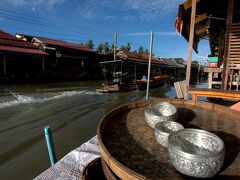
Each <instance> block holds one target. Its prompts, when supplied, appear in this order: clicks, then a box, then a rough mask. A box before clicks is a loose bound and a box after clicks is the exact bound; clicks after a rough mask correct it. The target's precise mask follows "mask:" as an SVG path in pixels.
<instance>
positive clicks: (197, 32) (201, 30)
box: [195, 26, 208, 35]
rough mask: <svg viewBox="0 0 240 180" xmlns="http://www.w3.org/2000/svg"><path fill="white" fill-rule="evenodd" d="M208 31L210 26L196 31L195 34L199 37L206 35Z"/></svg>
mask: <svg viewBox="0 0 240 180" xmlns="http://www.w3.org/2000/svg"><path fill="white" fill-rule="evenodd" d="M207 30H208V26H205V27H203V28H201V29H198V30H196V31H195V32H196V34H197V35H199V34H203V33H205V32H206V31H207Z"/></svg>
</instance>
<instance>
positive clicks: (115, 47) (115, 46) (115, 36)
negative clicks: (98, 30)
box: [113, 33, 117, 61]
mask: <svg viewBox="0 0 240 180" xmlns="http://www.w3.org/2000/svg"><path fill="white" fill-rule="evenodd" d="M116 50H117V33H115V34H114V57H113V59H114V61H115V60H116Z"/></svg>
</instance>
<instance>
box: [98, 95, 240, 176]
mask: <svg viewBox="0 0 240 180" xmlns="http://www.w3.org/2000/svg"><path fill="white" fill-rule="evenodd" d="M159 102H170V103H172V104H174V105H175V106H176V107H177V110H178V119H177V121H178V122H179V123H181V124H182V125H183V126H184V127H185V128H196V129H203V130H206V131H209V132H212V133H214V134H216V135H218V136H219V137H220V138H221V139H222V140H223V141H224V143H225V149H226V153H225V161H224V165H223V167H222V170H221V171H220V172H219V174H218V175H217V177H218V178H240V153H239V151H240V112H237V111H235V110H231V109H229V108H228V107H225V106H221V105H216V104H212V103H208V102H199V101H198V102H194V101H184V100H178V99H153V100H149V101H139V102H132V103H128V104H124V105H122V106H120V107H118V108H116V109H114V110H112V111H111V112H109V113H108V114H106V115H105V116H104V117H103V118H102V120H101V122H100V124H99V126H98V131H97V134H98V140H99V146H100V150H101V154H102V157H103V160H104V162H105V163H106V165H107V166H108V167H109V168H110V169H111V170H112V172H113V173H114V174H115V175H117V176H118V177H119V178H120V179H173V178H175V179H188V178H190V177H188V176H185V175H183V174H181V173H179V172H178V171H177V170H175V168H174V167H173V166H172V165H171V163H170V161H169V157H168V150H167V148H165V147H164V146H161V145H160V144H158V143H157V141H156V139H155V136H154V130H153V129H151V128H150V127H149V126H148V125H147V123H146V122H145V118H144V107H145V106H147V105H149V104H153V103H159Z"/></svg>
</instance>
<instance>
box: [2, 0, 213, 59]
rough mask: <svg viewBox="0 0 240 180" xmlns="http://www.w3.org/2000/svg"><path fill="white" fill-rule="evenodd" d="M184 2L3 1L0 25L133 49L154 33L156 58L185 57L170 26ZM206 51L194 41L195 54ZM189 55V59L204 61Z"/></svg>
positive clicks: (205, 46)
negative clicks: (129, 45) (116, 42)
mask: <svg viewBox="0 0 240 180" xmlns="http://www.w3.org/2000/svg"><path fill="white" fill-rule="evenodd" d="M182 2H184V0H147V1H146V0H121V1H115V0H2V2H1V4H0V28H1V29H3V30H5V31H7V32H10V33H12V34H15V33H16V32H19V33H25V34H31V35H38V36H43V37H48V38H54V39H62V40H65V41H69V42H74V43H80V42H83V43H84V42H86V41H87V40H88V39H92V40H93V41H94V42H95V47H96V46H97V44H98V43H100V42H106V41H107V42H109V43H112V42H113V37H114V33H115V32H116V33H117V34H118V47H120V45H122V44H125V45H126V44H127V43H128V42H129V43H130V44H131V45H132V49H138V47H139V46H140V45H142V46H143V47H144V48H149V41H150V31H153V32H154V47H153V52H154V54H155V55H157V56H159V57H183V58H184V59H187V47H188V43H187V41H186V40H185V39H184V38H183V37H181V36H179V35H178V34H177V33H176V31H175V28H174V21H175V18H176V15H177V10H178V5H179V4H180V3H182ZM208 53H209V44H208V41H202V42H200V44H199V55H198V56H206V55H207V54H208ZM198 56H197V55H196V54H195V53H193V59H196V60H200V61H201V62H202V63H203V59H202V58H200V57H198Z"/></svg>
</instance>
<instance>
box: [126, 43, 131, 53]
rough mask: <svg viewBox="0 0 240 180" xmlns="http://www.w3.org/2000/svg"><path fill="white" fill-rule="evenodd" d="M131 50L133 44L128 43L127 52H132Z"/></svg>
mask: <svg viewBox="0 0 240 180" xmlns="http://www.w3.org/2000/svg"><path fill="white" fill-rule="evenodd" d="M130 50H131V44H130V43H127V51H130Z"/></svg>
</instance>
